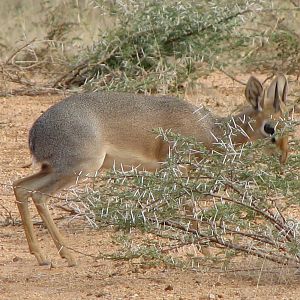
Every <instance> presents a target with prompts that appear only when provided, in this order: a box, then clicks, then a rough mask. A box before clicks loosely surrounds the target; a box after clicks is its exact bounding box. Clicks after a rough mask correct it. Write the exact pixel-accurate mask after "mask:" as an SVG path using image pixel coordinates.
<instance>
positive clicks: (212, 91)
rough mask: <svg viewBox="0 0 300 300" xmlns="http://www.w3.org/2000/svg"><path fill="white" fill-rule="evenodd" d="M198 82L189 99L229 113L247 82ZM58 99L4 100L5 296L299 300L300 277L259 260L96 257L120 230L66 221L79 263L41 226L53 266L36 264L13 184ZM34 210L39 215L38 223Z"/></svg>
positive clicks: (1, 244) (0, 162)
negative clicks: (233, 265) (174, 262)
mask: <svg viewBox="0 0 300 300" xmlns="http://www.w3.org/2000/svg"><path fill="white" fill-rule="evenodd" d="M246 78H247V76H245V77H243V78H242V79H243V80H244V81H246ZM200 87H201V97H200V96H199V95H197V97H196V96H195V94H193V93H192V95H191V94H189V95H188V98H189V99H190V100H191V101H193V102H199V101H196V99H200V102H201V103H204V104H206V105H207V106H209V107H210V108H212V109H214V110H216V111H218V112H220V113H223V114H225V113H226V112H228V111H231V110H233V109H234V107H236V106H238V105H240V103H241V102H242V101H243V87H242V86H241V85H240V84H238V83H234V82H233V81H232V80H230V79H228V78H226V77H224V76H217V77H213V78H208V79H207V80H203V81H202V82H201V84H200ZM60 98H61V97H58V96H55V97H53V96H47V97H8V98H1V99H0V107H1V109H0V116H1V118H0V134H1V142H0V153H1V157H0V184H1V185H0V198H1V201H0V299H46V300H47V299H66V300H68V299H157V300H159V299H177V300H180V299H181V300H184V299H199V300H200V299H300V285H299V283H300V277H299V276H296V275H294V273H293V272H291V271H289V270H286V269H284V268H281V267H278V266H270V265H268V264H267V263H265V262H262V261H257V260H255V259H253V258H252V259H249V261H248V260H245V262H244V263H243V264H241V266H240V270H235V271H234V272H222V271H221V270H218V269H217V270H214V271H210V272H203V271H202V270H181V269H173V268H167V267H163V266H156V267H149V268H144V267H143V266H142V265H139V264H135V263H134V262H133V261H113V260H108V259H95V258H93V257H92V256H94V257H97V255H98V254H99V253H111V252H112V251H113V250H114V249H115V247H116V246H115V244H114V242H113V240H114V238H115V237H116V235H118V232H116V231H115V230H114V229H112V228H105V229H100V230H94V229H91V228H89V227H88V226H87V225H85V224H83V222H68V221H67V220H68V219H67V218H63V219H61V220H59V221H57V224H58V225H59V227H60V229H61V231H62V232H63V233H64V235H65V237H66V240H67V242H68V244H69V245H70V247H71V248H72V249H74V250H75V253H74V254H75V256H76V258H77V260H78V265H77V266H76V267H72V268H69V267H67V266H66V262H65V261H63V260H61V259H60V258H59V256H58V254H57V251H56V249H55V247H54V245H53V243H52V241H51V240H50V237H49V234H48V232H47V231H46V230H45V229H44V227H42V226H35V229H36V232H37V236H38V239H39V241H40V243H41V245H42V248H43V250H44V252H45V253H46V254H47V256H48V257H49V258H50V259H51V260H52V261H53V265H54V267H48V266H43V267H41V266H38V265H37V262H36V260H35V258H34V257H33V256H31V255H30V254H29V252H28V247H27V242H26V239H25V236H24V232H23V228H22V227H21V226H20V225H19V223H20V222H19V221H20V218H19V215H18V213H17V209H16V205H15V203H14V197H13V193H12V189H11V182H12V181H13V180H15V179H17V178H20V177H22V176H23V175H25V174H30V173H32V170H30V169H24V168H22V165H24V164H26V163H27V162H29V161H30V157H29V153H28V150H27V133H28V129H29V128H30V126H31V124H32V123H33V121H34V120H35V119H36V118H37V117H38V116H39V115H40V114H41V112H42V111H44V110H45V109H47V108H48V107H49V106H50V105H51V104H53V103H55V102H57V101H58V100H59V99H60ZM51 210H52V212H53V214H54V215H61V214H65V213H64V212H61V211H60V210H58V208H55V206H53V205H52V206H51ZM32 211H33V218H34V219H35V220H39V219H38V217H37V215H36V212H35V211H34V210H32ZM12 221H14V222H15V223H16V225H12ZM89 255H91V256H89Z"/></svg>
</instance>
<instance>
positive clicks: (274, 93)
mask: <svg viewBox="0 0 300 300" xmlns="http://www.w3.org/2000/svg"><path fill="white" fill-rule="evenodd" d="M287 93H288V82H287V79H286V77H285V76H284V75H283V74H280V75H278V76H277V77H276V78H275V79H274V80H273V81H272V82H271V84H270V86H269V88H268V92H267V98H268V99H270V100H272V101H273V107H274V109H275V112H279V111H282V109H281V103H284V104H285V103H286V98H287Z"/></svg>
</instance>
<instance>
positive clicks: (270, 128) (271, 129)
mask: <svg viewBox="0 0 300 300" xmlns="http://www.w3.org/2000/svg"><path fill="white" fill-rule="evenodd" d="M264 131H265V133H267V134H269V135H273V134H274V133H275V129H274V127H273V126H272V125H271V124H268V123H266V124H265V126H264Z"/></svg>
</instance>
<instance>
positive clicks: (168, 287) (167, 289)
mask: <svg viewBox="0 0 300 300" xmlns="http://www.w3.org/2000/svg"><path fill="white" fill-rule="evenodd" d="M173 289H174V288H173V287H172V286H171V285H170V284H169V285H167V286H166V287H165V291H173Z"/></svg>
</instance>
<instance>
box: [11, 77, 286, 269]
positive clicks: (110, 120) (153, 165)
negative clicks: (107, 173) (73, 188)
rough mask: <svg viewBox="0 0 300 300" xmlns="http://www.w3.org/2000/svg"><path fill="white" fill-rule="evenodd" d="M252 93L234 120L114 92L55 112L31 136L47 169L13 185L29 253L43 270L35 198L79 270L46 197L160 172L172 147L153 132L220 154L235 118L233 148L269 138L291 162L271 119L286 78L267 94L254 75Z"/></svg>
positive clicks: (169, 100)
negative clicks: (108, 179)
mask: <svg viewBox="0 0 300 300" xmlns="http://www.w3.org/2000/svg"><path fill="white" fill-rule="evenodd" d="M245 95H246V99H247V101H248V102H249V104H250V107H249V108H246V109H245V110H244V112H242V113H240V114H238V115H235V116H233V117H228V118H222V117H218V116H216V115H214V114H213V113H211V112H210V111H208V110H207V109H205V108H198V107H196V106H194V105H192V104H190V103H187V102H185V101H182V100H179V99H178V98H176V97H169V96H144V95H136V94H126V93H115V92H94V93H88V94H81V95H73V96H71V97H68V98H66V99H64V100H62V101H61V102H59V103H57V104H55V105H53V106H52V107H50V108H49V109H48V110H47V111H46V112H44V113H43V114H42V115H41V116H40V117H39V118H38V119H37V120H36V121H35V123H34V124H33V126H32V128H31V129H30V132H29V149H30V152H31V155H32V158H33V161H34V162H36V163H39V164H40V165H41V169H40V171H39V172H38V173H36V174H34V175H31V176H28V177H25V178H23V179H20V180H17V181H15V182H14V183H13V187H14V193H15V196H16V202H17V205H18V209H19V212H20V215H21V218H22V222H23V226H24V230H25V234H26V238H27V241H28V245H29V250H30V253H31V254H33V255H35V257H36V259H37V260H38V263H39V264H40V265H44V264H47V263H48V261H47V260H46V258H45V256H44V255H43V254H42V252H41V249H40V247H39V244H38V241H37V238H36V236H35V234H34V229H33V224H32V220H31V217H30V213H29V209H28V199H29V198H30V197H31V198H32V200H33V202H34V204H35V206H36V208H37V211H38V213H39V214H40V216H41V218H42V220H43V221H44V223H45V225H46V227H47V228H48V230H49V232H50V234H51V236H52V238H53V241H54V243H55V245H56V247H57V249H58V252H59V254H60V256H61V257H63V258H66V259H67V262H68V265H69V266H73V265H75V259H74V257H73V255H72V253H70V250H69V249H68V248H67V247H66V245H65V243H64V241H63V238H62V236H61V234H60V233H59V231H58V229H57V227H56V225H55V224H54V222H53V219H52V217H51V215H50V213H49V210H48V207H47V204H46V200H47V195H49V194H53V193H55V192H57V191H58V190H60V189H62V188H63V187H66V186H68V185H71V184H73V183H75V181H76V180H77V178H78V175H79V174H81V175H87V174H93V173H95V172H98V171H99V170H102V169H107V168H111V167H112V166H116V167H118V166H121V165H122V167H123V168H124V167H126V166H127V167H129V168H131V167H137V166H139V168H143V169H145V170H148V171H154V170H157V169H159V168H160V165H161V162H163V161H164V160H165V159H166V157H167V155H168V152H169V145H168V143H166V142H164V141H163V140H161V139H159V138H157V135H156V134H155V133H153V129H154V128H162V129H164V130H167V129H171V130H172V131H173V132H174V133H178V134H182V135H184V136H190V137H193V138H195V139H196V140H197V141H199V142H202V143H203V144H204V145H205V146H206V147H207V148H209V149H214V148H215V147H216V138H217V139H218V138H222V137H223V136H224V134H225V132H224V126H220V124H226V122H228V121H231V122H232V120H234V123H235V124H236V126H238V127H239V128H240V129H241V130H239V131H238V132H237V133H236V134H235V135H233V136H232V137H231V140H232V142H233V143H234V144H236V145H241V144H243V143H246V142H247V141H250V140H252V141H253V140H257V139H261V138H266V137H267V138H269V139H270V142H271V141H273V142H275V143H277V144H278V146H279V147H280V148H282V150H283V153H282V157H281V159H282V161H284V160H285V159H286V156H287V150H286V149H285V146H286V145H285V144H286V140H287V139H285V138H282V139H281V140H279V141H276V140H275V138H274V132H275V129H274V126H273V125H272V122H271V119H272V118H273V117H274V116H275V115H277V116H278V115H279V116H280V115H281V114H282V110H283V106H284V103H285V102H286V96H287V80H286V78H285V76H284V75H279V76H277V77H276V78H275V79H274V80H273V81H272V83H271V85H270V87H269V88H268V89H266V90H264V89H263V87H262V85H261V83H260V82H259V81H258V80H257V79H256V78H255V77H250V79H249V80H248V83H247V86H246V90H245ZM228 105H230V103H229V104H228ZM283 144H284V145H285V146H283Z"/></svg>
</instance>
